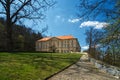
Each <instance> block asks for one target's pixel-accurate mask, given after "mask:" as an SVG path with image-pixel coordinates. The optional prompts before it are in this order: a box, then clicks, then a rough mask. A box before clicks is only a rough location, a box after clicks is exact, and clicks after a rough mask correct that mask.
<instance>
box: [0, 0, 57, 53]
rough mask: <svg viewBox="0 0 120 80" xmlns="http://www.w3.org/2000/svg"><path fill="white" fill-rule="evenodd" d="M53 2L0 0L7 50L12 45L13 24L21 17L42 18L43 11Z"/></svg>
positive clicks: (46, 0)
mask: <svg viewBox="0 0 120 80" xmlns="http://www.w3.org/2000/svg"><path fill="white" fill-rule="evenodd" d="M54 4H55V2H54V1H53V0H0V7H1V8H0V14H1V16H4V17H5V19H6V26H5V27H6V28H5V29H6V37H7V46H8V48H7V49H8V51H11V50H12V47H13V45H12V44H13V40H12V35H13V34H12V30H13V29H12V28H13V25H14V24H15V23H16V22H18V21H20V20H23V19H40V20H41V19H44V18H45V15H44V11H46V10H47V9H48V8H49V7H50V6H52V5H54Z"/></svg>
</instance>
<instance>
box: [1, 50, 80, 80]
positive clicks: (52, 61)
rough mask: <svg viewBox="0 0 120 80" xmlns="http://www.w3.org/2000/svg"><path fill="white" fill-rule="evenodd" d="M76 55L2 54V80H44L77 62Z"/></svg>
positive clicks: (78, 55)
mask: <svg viewBox="0 0 120 80" xmlns="http://www.w3.org/2000/svg"><path fill="white" fill-rule="evenodd" d="M80 56H81V55H80V54H74V53H71V54H69V53H64V54H63V53H53V54H51V53H23V52H19V53H5V52H0V80H44V79H45V78H46V77H48V76H50V75H52V74H53V73H55V72H58V71H60V70H61V69H63V68H65V67H66V66H68V65H70V64H72V63H73V62H76V61H77V60H78V59H79V58H80Z"/></svg>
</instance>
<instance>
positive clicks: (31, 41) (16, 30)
mask: <svg viewBox="0 0 120 80" xmlns="http://www.w3.org/2000/svg"><path fill="white" fill-rule="evenodd" d="M5 24H6V23H5V20H4V18H0V51H7V46H8V44H7V43H6V40H7V38H6V31H5ZM12 36H13V37H12V38H13V51H35V42H36V40H38V39H40V38H42V34H41V33H39V32H38V33H37V32H35V31H33V30H32V29H31V28H27V27H26V26H21V25H13V33H12Z"/></svg>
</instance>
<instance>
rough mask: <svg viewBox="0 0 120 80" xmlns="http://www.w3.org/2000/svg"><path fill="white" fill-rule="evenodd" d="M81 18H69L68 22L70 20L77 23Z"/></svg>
mask: <svg viewBox="0 0 120 80" xmlns="http://www.w3.org/2000/svg"><path fill="white" fill-rule="evenodd" d="M80 20H81V19H80V18H78V19H77V18H76V19H68V22H70V23H76V22H78V21H80Z"/></svg>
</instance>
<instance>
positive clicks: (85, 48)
mask: <svg viewBox="0 0 120 80" xmlns="http://www.w3.org/2000/svg"><path fill="white" fill-rule="evenodd" d="M81 48H82V50H87V49H88V48H89V45H86V46H82V47H81Z"/></svg>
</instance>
